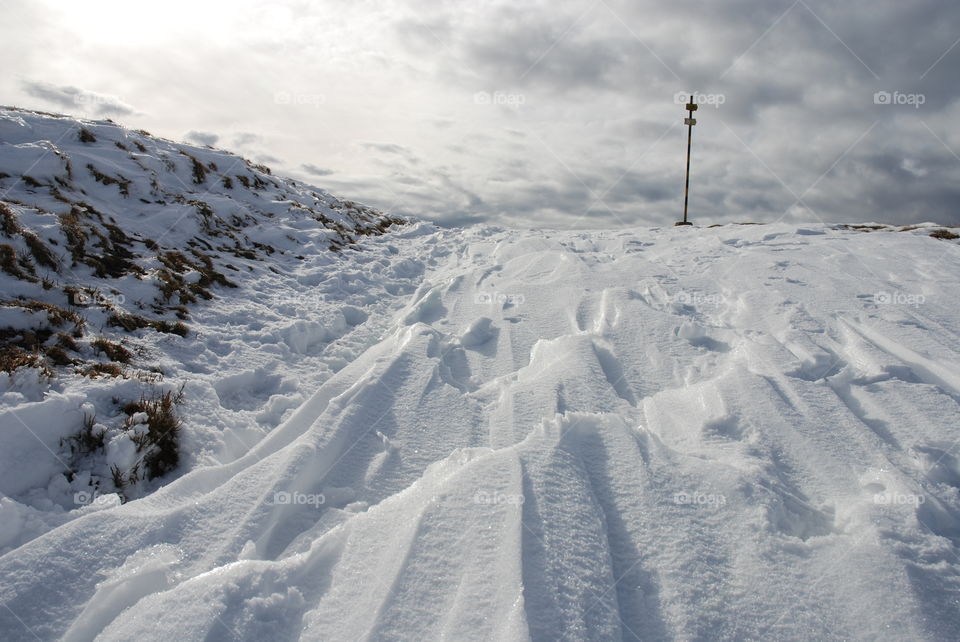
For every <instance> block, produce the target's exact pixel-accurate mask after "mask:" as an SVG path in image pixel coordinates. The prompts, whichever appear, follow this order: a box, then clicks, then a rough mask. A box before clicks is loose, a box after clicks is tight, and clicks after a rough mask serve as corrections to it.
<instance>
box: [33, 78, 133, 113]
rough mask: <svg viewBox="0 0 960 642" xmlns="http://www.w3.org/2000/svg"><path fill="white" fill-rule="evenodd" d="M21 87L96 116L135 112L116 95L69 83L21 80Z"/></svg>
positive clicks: (48, 100) (75, 109)
mask: <svg viewBox="0 0 960 642" xmlns="http://www.w3.org/2000/svg"><path fill="white" fill-rule="evenodd" d="M20 84H21V88H22V89H23V91H25V92H26V93H27V94H29V95H30V96H33V97H35V98H40V99H42V100H45V101H47V102H49V103H53V104H55V105H58V106H60V107H65V108H67V109H68V110H70V111H86V112H89V113H91V114H94V115H96V116H129V115H131V114H134V113H136V110H134V108H133V107H131V106H130V105H128V104H126V103H124V102H123V101H122V100H120V98H118V97H117V96H111V95H108V94H100V93H97V92H95V91H89V90H86V89H80V88H78V87H72V86H70V85H53V84H50V83H45V82H36V81H31V80H22V81H21V82H20Z"/></svg>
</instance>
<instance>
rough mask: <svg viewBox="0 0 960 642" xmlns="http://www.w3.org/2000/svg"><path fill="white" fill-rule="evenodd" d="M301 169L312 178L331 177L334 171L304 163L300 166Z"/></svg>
mask: <svg viewBox="0 0 960 642" xmlns="http://www.w3.org/2000/svg"><path fill="white" fill-rule="evenodd" d="M300 168H301V169H302V170H303V171H305V172H306V173H308V174H310V175H312V176H330V175H331V174H333V170H332V169H326V168H324V167H317V166H316V165H314V164H312V163H303V164H302V165H300Z"/></svg>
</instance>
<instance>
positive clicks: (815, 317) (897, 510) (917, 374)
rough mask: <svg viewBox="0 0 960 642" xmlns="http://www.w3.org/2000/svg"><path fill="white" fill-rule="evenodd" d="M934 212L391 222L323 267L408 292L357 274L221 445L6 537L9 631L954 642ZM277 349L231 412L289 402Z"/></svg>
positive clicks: (951, 445)
mask: <svg viewBox="0 0 960 642" xmlns="http://www.w3.org/2000/svg"><path fill="white" fill-rule="evenodd" d="M928 232H929V230H928V229H926V228H921V229H918V230H912V231H906V232H902V233H900V232H894V231H893V230H890V231H887V230H877V231H874V232H872V233H863V232H860V231H857V230H851V229H833V228H830V227H826V226H816V227H805V228H799V229H798V228H796V227H792V226H789V225H785V224H778V225H771V226H749V227H741V226H725V227H718V228H712V229H678V228H677V229H675V228H667V229H662V230H661V229H637V230H624V231H616V232H540V231H537V232H532V231H528V232H520V231H506V230H501V229H495V228H485V227H474V228H468V229H464V230H437V229H433V228H429V227H428V226H423V225H421V226H416V227H412V228H402V229H401V230H398V231H396V232H392V233H390V234H388V235H387V236H385V237H383V238H382V239H380V240H378V241H376V242H375V243H374V244H373V245H372V246H371V247H372V248H374V249H369V250H366V251H365V252H364V253H362V254H361V255H360V256H358V257H357V260H363V259H366V261H367V262H366V263H364V265H365V266H368V267H366V268H363V269H361V268H356V269H357V274H356V275H350V274H349V271H350V270H349V269H348V268H347V267H346V266H344V267H343V272H344V278H345V279H346V280H347V281H348V282H350V283H355V282H356V280H357V278H358V277H357V275H362V278H363V279H366V280H365V281H364V284H366V285H369V286H371V287H372V286H373V285H374V284H376V283H378V280H377V279H378V275H382V276H383V277H384V278H385V279H388V278H392V279H394V281H392V283H393V284H394V285H397V286H399V285H403V286H404V287H405V288H406V290H405V291H404V292H403V293H402V294H396V295H395V296H396V297H397V298H396V299H393V301H394V302H395V303H396V304H395V305H392V306H381V307H376V306H375V305H374V304H372V303H370V302H368V304H367V307H364V304H363V303H362V302H360V301H357V299H356V298H347V299H346V300H349V301H350V305H351V306H353V307H354V308H356V309H357V310H362V311H364V312H365V313H366V314H367V315H368V316H367V317H362V316H361V315H357V313H356V312H351V313H349V314H344V323H346V325H347V326H349V325H350V322H349V318H353V319H357V318H364V319H365V320H364V321H363V324H370V323H371V322H377V323H378V324H379V325H378V326H377V327H378V328H379V329H380V331H379V332H378V333H377V336H376V337H372V336H369V335H368V340H367V341H366V342H365V343H364V344H363V345H362V348H363V349H359V348H358V349H357V350H356V351H355V352H353V353H346V352H344V353H343V355H344V356H343V363H342V364H341V367H339V368H337V369H336V371H335V372H332V373H330V375H329V376H328V377H326V378H324V379H323V380H322V381H321V382H319V384H318V386H317V387H316V389H315V391H313V392H312V393H311V394H309V395H304V399H303V400H302V402H301V403H299V404H298V405H296V406H295V407H294V406H290V407H291V408H293V409H292V411H291V412H290V413H289V414H282V417H283V419H282V420H281V421H280V423H279V424H278V425H277V426H276V427H275V428H273V429H272V430H271V431H269V433H268V434H267V435H266V436H265V437H263V438H261V439H259V440H256V442H255V443H253V444H250V445H246V449H245V450H244V449H243V448H241V447H239V446H238V450H237V455H236V456H235V457H233V458H230V459H229V460H228V461H225V462H223V463H220V464H216V463H213V462H211V463H209V464H205V465H202V466H197V467H195V468H194V469H193V470H192V471H191V472H189V473H188V474H186V475H184V476H183V477H181V478H179V479H177V480H175V481H173V482H172V483H169V484H168V485H166V486H164V487H163V488H161V489H159V490H158V491H157V492H155V493H153V494H151V495H149V496H146V497H144V498H142V499H137V500H134V501H130V502H128V503H126V504H124V505H112V506H109V507H103V508H101V509H100V510H97V511H91V512H90V513H89V514H84V515H83V516H81V517H79V518H78V519H75V520H73V521H70V522H69V523H67V524H65V525H63V526H60V527H59V528H56V529H54V530H52V531H51V532H50V533H48V534H47V535H46V536H44V537H41V538H37V539H34V540H32V541H29V542H27V543H25V544H23V545H21V546H19V547H16V548H14V549H12V550H11V551H9V552H8V553H6V554H5V555H4V556H3V557H0V579H2V581H0V603H2V604H4V605H5V607H6V608H5V609H2V610H0V630H2V631H3V632H4V637H5V638H9V639H36V638H40V639H55V638H58V637H62V636H65V635H68V634H69V635H71V636H74V635H75V636H77V637H76V639H90V638H93V637H99V638H100V639H111V640H112V639H139V638H144V639H185V640H194V639H249V640H260V639H281V640H294V639H304V640H328V639H369V640H374V639H456V640H461V639H463V640H469V639H477V640H489V639H498V640H556V639H575V640H611V639H623V640H662V639H838V640H839V639H856V640H877V639H885V640H900V639H923V640H947V639H952V638H954V637H955V635H956V631H957V630H960V609H958V608H957V603H958V600H960V581H958V580H960V551H958V545H960V464H958V461H960V456H958V450H960V448H958V445H957V443H958V439H960V435H958V434H957V432H956V426H957V421H956V420H957V417H958V399H960V398H958V394H960V390H958V385H957V384H958V381H960V377H958V372H960V369H958V367H957V365H956V364H957V363H960V360H958V353H960V336H958V333H957V330H956V327H957V326H956V320H957V318H958V312H960V310H958V305H960V304H958V301H960V299H958V296H957V295H958V294H960V292H958V290H960V280H958V279H955V278H942V279H939V280H934V279H932V278H931V275H956V274H957V273H958V272H960V248H958V246H957V244H956V243H952V242H949V241H945V240H938V239H931V238H929V236H928ZM387 247H389V248H390V249H385V248H387ZM376 248H380V249H376ZM381 250H382V251H381ZM361 257H362V258H361ZM411 266H415V267H413V268H412V269H411ZM401 273H402V274H404V275H406V276H403V277H401V276H400V274H401ZM410 275H413V276H410ZM301 276H303V275H301ZM310 278H312V277H310ZM402 279H405V280H402ZM322 282H323V280H322V279H317V280H316V283H322ZM360 290H362V288H353V287H349V288H347V289H345V290H344V292H347V293H349V294H348V295H345V296H348V297H356V296H359V295H358V294H357V293H358V291H360ZM348 317H349V318H348ZM333 325H337V324H333ZM337 327H340V326H338V325H337ZM272 332H273V331H272V330H271V329H269V328H263V329H261V330H256V331H254V330H251V329H250V328H249V327H247V328H245V329H244V330H243V333H246V334H247V335H249V333H256V336H257V337H260V338H258V339H257V340H258V341H260V342H261V344H263V343H266V342H265V341H264V340H263V339H262V337H266V336H276V337H277V339H276V345H278V346H279V345H280V344H281V343H284V339H283V336H286V335H282V334H279V333H278V334H272ZM238 336H239V335H238ZM343 336H344V337H350V336H351V335H350V334H349V331H348V334H346V335H343ZM237 340H239V338H238V339H237ZM224 341H226V339H224ZM307 343H309V342H307ZM271 345H274V344H271ZM284 345H287V346H288V347H287V349H289V344H285V343H284ZM298 345H300V344H298ZM279 350H284V348H279ZM277 354H278V355H280V353H277ZM286 354H287V353H286V352H283V353H282V356H278V361H280V363H278V364H275V365H274V367H272V368H265V367H263V366H261V365H259V364H252V363H251V364H248V365H245V367H243V368H233V369H230V370H229V372H223V370H220V372H221V374H220V375H219V376H220V380H219V381H218V382H216V385H214V384H212V383H211V388H212V389H213V390H214V391H215V392H216V399H217V400H218V403H220V404H223V405H224V407H225V408H227V409H228V410H229V409H231V408H233V409H235V410H232V411H240V410H243V411H247V408H248V407H251V408H252V407H253V406H256V402H255V400H256V399H263V398H270V399H273V398H274V397H276V396H277V395H281V396H282V395H284V394H285V393H284V392H283V391H284V390H287V386H289V385H290V384H289V383H285V382H286V381H287V379H288V374H287V373H286V371H285V368H284V366H283V362H282V359H286V358H287V356H286ZM290 354H293V352H292V351H291V352H290ZM247 388H249V389H250V391H251V393H250V395H249V396H244V395H242V394H238V390H242V389H247ZM281 405H282V404H281ZM237 409H238V410H237ZM249 412H253V410H249ZM272 416H276V415H272ZM105 543H106V544H105ZM157 546H160V548H159V549H157V548H154V547H157ZM157 550H159V553H156V554H155V553H152V552H151V551H157ZM154 555H155V557H151V556H154ZM127 585H129V590H127V591H123V592H120V591H119V590H118V589H119V587H121V586H127ZM83 636H86V637H83Z"/></svg>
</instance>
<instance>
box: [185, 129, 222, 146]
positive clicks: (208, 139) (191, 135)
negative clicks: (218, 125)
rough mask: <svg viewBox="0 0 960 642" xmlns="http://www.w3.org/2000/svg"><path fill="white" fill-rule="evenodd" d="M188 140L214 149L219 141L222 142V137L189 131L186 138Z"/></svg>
mask: <svg viewBox="0 0 960 642" xmlns="http://www.w3.org/2000/svg"><path fill="white" fill-rule="evenodd" d="M186 138H187V140H189V141H191V142H194V143H199V144H201V145H209V146H210V147H213V146H214V145H216V144H217V141H218V140H220V137H219V136H217V135H216V134H211V133H209V132H198V131H189V132H187V136H186Z"/></svg>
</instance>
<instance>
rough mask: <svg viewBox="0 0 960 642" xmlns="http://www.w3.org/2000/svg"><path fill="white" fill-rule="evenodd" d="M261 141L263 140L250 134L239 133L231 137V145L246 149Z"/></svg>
mask: <svg viewBox="0 0 960 642" xmlns="http://www.w3.org/2000/svg"><path fill="white" fill-rule="evenodd" d="M262 141H263V138H262V137H261V136H259V135H257V134H252V133H250V132H239V133H237V134H236V135H235V136H234V137H233V144H234V145H236V146H237V147H246V146H248V145H253V144H256V143H260V142H262Z"/></svg>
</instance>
